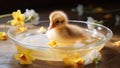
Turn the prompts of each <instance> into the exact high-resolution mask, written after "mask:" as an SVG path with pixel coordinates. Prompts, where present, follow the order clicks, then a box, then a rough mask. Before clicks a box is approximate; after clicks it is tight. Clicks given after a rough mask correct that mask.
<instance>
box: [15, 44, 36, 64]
mask: <svg viewBox="0 0 120 68" xmlns="http://www.w3.org/2000/svg"><path fill="white" fill-rule="evenodd" d="M16 48H17V50H18V54H16V55H15V59H16V60H19V61H20V64H32V61H33V60H35V58H34V57H33V56H32V51H31V50H30V49H26V48H23V47H22V46H19V45H18V46H16Z"/></svg>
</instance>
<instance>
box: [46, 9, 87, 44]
mask: <svg viewBox="0 0 120 68" xmlns="http://www.w3.org/2000/svg"><path fill="white" fill-rule="evenodd" d="M49 20H50V24H49V27H48V31H47V33H46V34H47V37H48V38H49V39H50V40H55V41H57V42H59V43H61V45H65V46H66V45H67V46H68V45H74V44H75V43H76V42H77V41H80V42H81V41H83V40H85V39H86V38H87V35H86V34H85V33H84V31H83V29H82V28H80V27H79V26H77V25H73V24H70V23H68V17H67V15H66V13H65V12H63V11H60V10H57V11H53V12H52V13H51V14H50V15H49Z"/></svg>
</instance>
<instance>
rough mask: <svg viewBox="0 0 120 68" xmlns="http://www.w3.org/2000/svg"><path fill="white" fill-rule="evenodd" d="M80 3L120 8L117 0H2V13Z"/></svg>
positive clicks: (61, 6)
mask: <svg viewBox="0 0 120 68" xmlns="http://www.w3.org/2000/svg"><path fill="white" fill-rule="evenodd" d="M78 4H83V5H84V6H88V5H91V4H92V5H93V6H94V7H97V6H102V7H104V8H106V9H111V8H112V9H113V8H114V9H115V8H120V4H119V2H118V1H117V0H0V14H5V13H10V12H12V11H14V10H17V9H21V10H23V11H24V9H26V8H28V9H35V10H36V11H39V10H51V9H61V8H70V7H75V6H77V5H78Z"/></svg>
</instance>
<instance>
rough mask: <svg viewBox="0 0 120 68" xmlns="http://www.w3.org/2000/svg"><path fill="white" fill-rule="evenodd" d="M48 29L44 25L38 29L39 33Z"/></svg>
mask: <svg viewBox="0 0 120 68" xmlns="http://www.w3.org/2000/svg"><path fill="white" fill-rule="evenodd" d="M45 31H46V29H45V28H44V27H43V26H42V27H40V29H39V30H38V31H37V32H38V33H44V32H45Z"/></svg>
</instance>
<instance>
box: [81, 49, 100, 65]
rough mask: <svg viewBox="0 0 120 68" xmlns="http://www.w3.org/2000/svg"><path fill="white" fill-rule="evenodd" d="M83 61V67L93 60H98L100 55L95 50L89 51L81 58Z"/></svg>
mask: <svg viewBox="0 0 120 68" xmlns="http://www.w3.org/2000/svg"><path fill="white" fill-rule="evenodd" d="M83 58H84V60H85V63H84V64H85V65H87V64H90V63H92V62H93V61H94V60H95V59H97V60H100V58H101V54H100V52H99V51H97V50H92V51H90V52H89V53H88V54H87V55H86V56H84V57H83Z"/></svg>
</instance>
